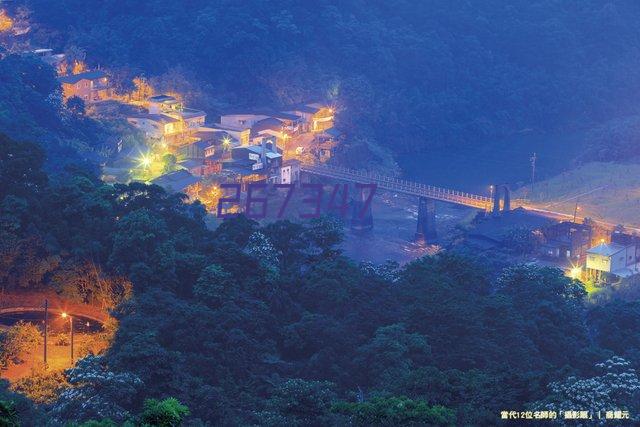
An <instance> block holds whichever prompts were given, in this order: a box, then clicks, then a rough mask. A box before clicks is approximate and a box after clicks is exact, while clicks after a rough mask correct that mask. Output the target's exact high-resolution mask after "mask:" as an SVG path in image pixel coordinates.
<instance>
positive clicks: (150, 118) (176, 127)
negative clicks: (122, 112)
mask: <svg viewBox="0 0 640 427" xmlns="http://www.w3.org/2000/svg"><path fill="white" fill-rule="evenodd" d="M127 121H128V122H129V123H130V124H132V125H133V126H135V127H136V128H138V129H140V130H141V131H142V132H144V134H145V135H146V136H147V137H149V138H156V139H162V138H163V137H166V136H171V135H175V134H177V133H180V132H181V131H182V127H181V123H180V120H177V119H174V118H173V117H169V116H167V115H164V114H137V115H135V116H130V117H127Z"/></svg>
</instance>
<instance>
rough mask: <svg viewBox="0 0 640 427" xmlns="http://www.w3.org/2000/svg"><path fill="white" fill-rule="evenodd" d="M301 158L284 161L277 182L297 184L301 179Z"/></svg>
mask: <svg viewBox="0 0 640 427" xmlns="http://www.w3.org/2000/svg"><path fill="white" fill-rule="evenodd" d="M300 165H301V163H300V160H297V159H289V160H286V161H285V162H283V163H282V166H281V167H280V174H279V175H278V180H277V182H276V183H277V184H295V183H297V182H298V181H300Z"/></svg>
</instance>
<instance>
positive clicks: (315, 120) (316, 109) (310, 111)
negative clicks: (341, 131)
mask: <svg viewBox="0 0 640 427" xmlns="http://www.w3.org/2000/svg"><path fill="white" fill-rule="evenodd" d="M285 113H288V114H292V115H296V116H298V117H300V118H301V126H302V131H303V132H321V131H324V130H326V129H329V128H332V127H333V124H334V110H333V108H332V107H330V106H328V105H325V104H323V103H319V102H313V103H309V104H300V105H295V106H292V107H289V108H287V109H286V110H285Z"/></svg>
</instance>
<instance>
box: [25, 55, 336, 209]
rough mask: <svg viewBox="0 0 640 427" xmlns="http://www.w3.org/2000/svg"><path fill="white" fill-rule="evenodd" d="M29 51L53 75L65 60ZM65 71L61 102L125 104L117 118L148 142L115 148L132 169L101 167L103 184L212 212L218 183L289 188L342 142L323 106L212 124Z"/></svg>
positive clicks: (89, 73) (225, 116) (331, 111)
mask: <svg viewBox="0 0 640 427" xmlns="http://www.w3.org/2000/svg"><path fill="white" fill-rule="evenodd" d="M31 53H32V54H34V55H36V56H38V57H40V58H41V59H42V60H43V61H45V62H47V63H48V64H50V65H51V66H53V67H55V68H57V69H58V70H60V68H61V67H60V64H62V63H64V55H62V54H54V52H53V51H52V50H50V49H38V50H35V51H32V52H31ZM59 72H60V71H59ZM64 72H65V74H64V75H60V76H59V77H58V81H59V82H60V84H61V86H62V91H63V96H64V98H65V99H66V100H69V99H71V98H74V97H77V98H79V99H82V100H83V102H84V103H85V104H86V105H87V106H94V107H95V108H99V105H101V104H104V103H109V102H118V103H125V104H128V106H129V107H133V108H129V109H128V110H126V113H124V114H123V115H124V117H125V118H126V121H127V122H128V123H129V124H130V125H132V126H133V127H135V128H136V129H138V130H139V131H140V132H141V133H142V134H143V135H144V137H145V140H146V142H147V148H148V149H147V150H146V151H142V152H140V150H139V151H138V152H134V153H132V152H126V150H125V151H124V152H123V150H124V147H122V146H121V145H120V146H118V150H117V151H118V152H119V153H120V159H121V160H122V159H128V160H134V161H135V164H134V165H133V166H132V167H130V166H131V165H129V166H128V167H126V169H127V172H129V174H128V175H127V174H123V173H122V168H118V167H117V166H114V165H113V164H111V165H108V166H106V167H105V168H104V176H103V178H104V179H105V180H106V181H113V182H115V181H127V180H139V181H145V182H150V183H154V184H158V185H160V186H162V187H164V188H165V189H166V190H168V191H171V192H181V193H185V194H187V195H189V196H190V197H192V198H198V199H200V200H201V201H203V202H204V203H205V204H206V205H207V207H209V208H211V210H214V208H215V206H214V205H215V202H216V199H217V198H216V197H215V196H216V195H214V194H212V192H215V190H216V189H217V188H218V184H219V183H221V182H227V183H228V182H233V183H241V184H243V185H246V184H247V183H249V182H269V183H290V182H291V181H292V179H295V178H296V177H298V176H299V166H300V164H302V163H323V162H326V161H327V160H329V159H330V158H331V156H332V153H333V151H334V149H335V147H336V146H337V143H338V141H339V137H340V132H339V131H338V130H337V129H336V128H335V127H334V121H335V108H334V107H333V106H331V105H330V104H329V103H327V102H308V103H302V104H297V105H290V106H286V107H284V108H281V109H277V110H275V109H268V108H257V109H247V110H238V111H226V112H223V113H222V114H221V115H220V116H219V119H218V120H217V121H214V120H210V118H209V117H208V115H207V113H206V112H205V111H202V110H198V109H194V108H189V107H187V106H186V105H184V103H183V102H182V101H181V100H179V99H178V96H171V95H168V94H159V95H154V96H148V97H146V98H145V99H142V100H136V101H131V100H130V99H127V100H125V99H124V97H122V96H118V95H117V94H115V93H114V90H113V89H112V87H111V85H110V80H109V76H108V73H106V72H105V71H103V70H100V69H95V70H86V69H84V67H78V66H75V65H74V66H72V67H66V68H65V69H64ZM172 159H173V160H172ZM116 163H117V162H116ZM121 163H122V162H121ZM167 163H170V164H167ZM217 196H220V194H217Z"/></svg>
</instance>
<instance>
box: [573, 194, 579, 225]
mask: <svg viewBox="0 0 640 427" xmlns="http://www.w3.org/2000/svg"><path fill="white" fill-rule="evenodd" d="M578 200H580V199H576V207H575V208H574V209H573V223H574V224H575V223H576V217H577V215H578V209H580V207H579V206H578Z"/></svg>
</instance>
